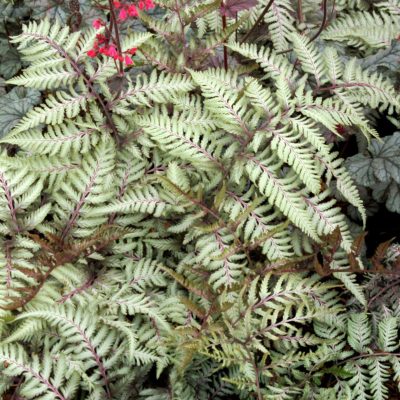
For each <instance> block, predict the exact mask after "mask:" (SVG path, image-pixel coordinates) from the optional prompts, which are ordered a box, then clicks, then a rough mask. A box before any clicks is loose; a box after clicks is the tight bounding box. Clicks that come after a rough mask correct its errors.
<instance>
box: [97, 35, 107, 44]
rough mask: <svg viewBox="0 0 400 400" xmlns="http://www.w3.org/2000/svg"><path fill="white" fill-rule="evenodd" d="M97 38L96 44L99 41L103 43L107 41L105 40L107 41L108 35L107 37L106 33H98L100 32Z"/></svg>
mask: <svg viewBox="0 0 400 400" xmlns="http://www.w3.org/2000/svg"><path fill="white" fill-rule="evenodd" d="M96 39H97V42H96V44H97V43H99V44H102V43H105V42H106V37H105V36H104V35H102V34H101V33H98V34H97V35H96Z"/></svg>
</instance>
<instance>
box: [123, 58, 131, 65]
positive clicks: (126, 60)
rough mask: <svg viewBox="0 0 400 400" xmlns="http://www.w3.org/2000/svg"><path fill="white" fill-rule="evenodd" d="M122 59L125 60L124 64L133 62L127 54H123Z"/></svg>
mask: <svg viewBox="0 0 400 400" xmlns="http://www.w3.org/2000/svg"><path fill="white" fill-rule="evenodd" d="M124 61H125V64H126V65H132V64H133V60H132V58H130V57H129V56H125V57H124Z"/></svg>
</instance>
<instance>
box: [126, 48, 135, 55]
mask: <svg viewBox="0 0 400 400" xmlns="http://www.w3.org/2000/svg"><path fill="white" fill-rule="evenodd" d="M136 51H137V48H136V47H132V48H131V49H129V50H127V51H126V53H129V54H132V55H134V54H135V53H136Z"/></svg>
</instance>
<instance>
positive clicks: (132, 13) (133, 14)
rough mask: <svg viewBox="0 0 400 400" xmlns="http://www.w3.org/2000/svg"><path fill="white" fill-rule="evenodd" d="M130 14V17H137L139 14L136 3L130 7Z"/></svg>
mask: <svg viewBox="0 0 400 400" xmlns="http://www.w3.org/2000/svg"><path fill="white" fill-rule="evenodd" d="M128 14H129V16H130V17H137V16H138V15H139V14H138V12H137V9H136V6H135V5H134V4H132V5H130V6H129V7H128Z"/></svg>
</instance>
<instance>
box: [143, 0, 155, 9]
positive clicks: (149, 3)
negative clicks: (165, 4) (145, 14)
mask: <svg viewBox="0 0 400 400" xmlns="http://www.w3.org/2000/svg"><path fill="white" fill-rule="evenodd" d="M145 1H146V10H151V9H153V8H154V7H155V5H154V3H153V0H145Z"/></svg>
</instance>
